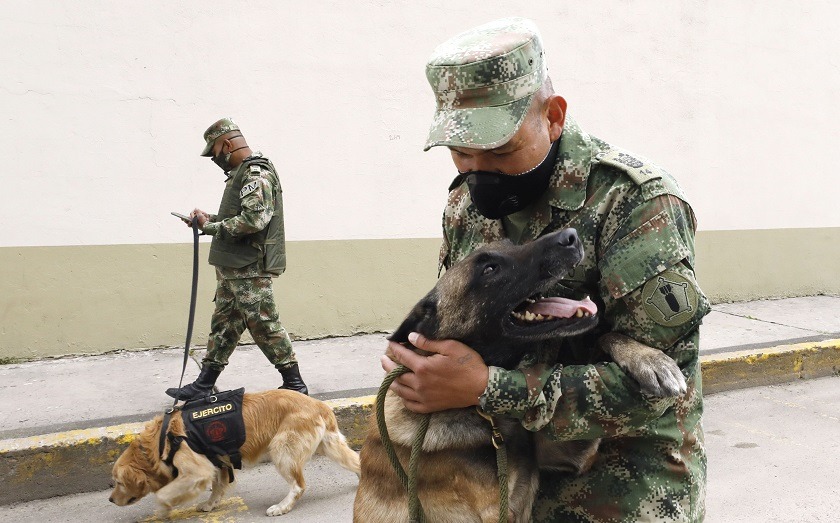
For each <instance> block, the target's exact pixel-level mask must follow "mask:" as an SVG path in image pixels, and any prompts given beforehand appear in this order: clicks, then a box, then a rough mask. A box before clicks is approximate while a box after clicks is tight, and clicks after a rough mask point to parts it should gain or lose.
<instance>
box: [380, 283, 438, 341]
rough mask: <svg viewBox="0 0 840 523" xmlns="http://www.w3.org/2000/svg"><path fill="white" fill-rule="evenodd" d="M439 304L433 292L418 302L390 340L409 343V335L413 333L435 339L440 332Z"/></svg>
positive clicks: (389, 337)
mask: <svg viewBox="0 0 840 523" xmlns="http://www.w3.org/2000/svg"><path fill="white" fill-rule="evenodd" d="M437 303H438V299H437V294H436V293H435V291H434V290H433V291H431V292H430V293H429V294H427V295H426V296H425V297H424V298H423V299H422V300H420V301H419V302H417V305H415V306H414V308H413V309H411V312H410V313H408V316H407V317H406V318H405V319H404V320H403V322H402V324H400V326H399V327H397V330H395V331H394V333H393V334H391V335H390V336H388V339H389V340H391V341H395V342H397V343H405V342H407V341H408V334H409V333H411V332H419V333H420V334H422V335H423V336H426V337H427V338H430V339H435V338H436V334H437V330H438V317H437Z"/></svg>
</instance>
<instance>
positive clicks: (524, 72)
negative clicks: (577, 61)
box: [423, 18, 548, 151]
mask: <svg viewBox="0 0 840 523" xmlns="http://www.w3.org/2000/svg"><path fill="white" fill-rule="evenodd" d="M547 76H548V69H547V67H546V64H545V53H544V52H543V45H542V40H541V39H540V34H539V30H538V29H537V26H536V24H534V22H532V21H531V20H528V19H526V18H504V19H502V20H496V21H494V22H490V23H488V24H484V25H481V26H478V27H475V28H473V29H470V30H468V31H465V32H463V33H461V34H459V35H457V36H455V37H453V38H451V39H449V40H447V41H446V42H444V43H443V44H441V45H439V46H438V47H437V48H436V49H435V50H434V52H433V53H432V56H431V57H430V58H429V61H428V63H427V64H426V78H428V80H429V84H430V85H431V86H432V90H433V91H434V93H435V98H436V100H437V111H436V112H435V117H434V121H433V122H432V127H431V129H429V138H428V140H427V141H426V146H425V148H424V149H423V150H425V151H428V150H429V149H431V148H432V147H434V146H436V145H454V146H456V147H470V148H474V149H492V148H494V147H498V146H500V145H502V144H504V143H506V142H507V141H508V140H510V139H511V137H512V136H513V135H514V134H516V131H517V130H519V127H520V125H522V121H523V120H524V119H525V115H526V114H527V113H528V108H529V106H530V104H531V99H532V98H533V95H534V93H535V92H537V91H538V90H539V88H540V87H541V86H542V84H543V82H544V81H545V79H546V77H547Z"/></svg>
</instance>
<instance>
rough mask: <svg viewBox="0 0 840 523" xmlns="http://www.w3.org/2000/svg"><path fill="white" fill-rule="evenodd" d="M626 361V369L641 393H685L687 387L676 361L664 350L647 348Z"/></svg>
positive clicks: (661, 396) (663, 395) (658, 394)
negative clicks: (637, 384)
mask: <svg viewBox="0 0 840 523" xmlns="http://www.w3.org/2000/svg"><path fill="white" fill-rule="evenodd" d="M647 349H648V350H645V351H642V354H637V357H636V358H635V359H634V360H633V361H631V362H628V363H627V365H626V367H627V368H626V369H625V370H626V371H627V373H628V374H630V375H631V376H632V377H633V378H635V379H636V381H638V382H639V386H640V387H641V389H642V393H644V394H647V395H648V396H656V397H658V398H668V397H672V396H680V395H682V394H685V391H686V390H688V387H687V385H686V383H685V376H684V375H683V373H682V371H681V370H680V367H679V366H678V365H677V363H676V362H675V361H674V360H673V359H672V358H671V357H670V356H668V355H667V354H665V353H664V352H662V351H660V350H657V349H652V348H647Z"/></svg>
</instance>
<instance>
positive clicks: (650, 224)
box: [481, 195, 709, 440]
mask: <svg viewBox="0 0 840 523" xmlns="http://www.w3.org/2000/svg"><path fill="white" fill-rule="evenodd" d="M693 235H694V218H693V215H692V214H691V209H690V208H689V207H688V205H687V204H686V203H685V202H683V201H682V200H680V199H679V198H676V197H674V196H670V195H661V196H657V197H655V198H652V199H651V200H648V201H645V202H643V203H641V204H640V205H638V206H635V207H634V208H633V210H632V211H631V212H630V213H629V215H628V216H627V217H626V218H624V219H623V220H622V225H621V227H619V228H618V230H617V232H616V234H614V237H613V238H610V239H607V240H606V241H605V243H604V244H603V245H601V246H599V251H600V252H601V253H602V255H601V256H600V257H599V268H600V272H601V278H602V279H601V282H600V292H601V294H602V298H603V301H604V303H605V310H604V311H602V314H603V321H606V322H608V324H610V325H611V326H612V330H613V331H615V332H619V333H622V334H625V335H627V336H630V337H632V338H634V339H636V340H638V341H640V342H642V343H645V344H647V345H649V346H652V347H655V348H659V349H662V350H664V351H665V352H666V353H667V354H668V355H669V356H671V357H673V358H674V360H675V361H676V362H677V364H678V365H679V366H680V368H681V369H682V371H683V373H684V374H685V375H686V376H687V381H688V382H689V384H690V386H691V382H692V381H693V380H694V378H695V374H696V372H697V370H696V369H698V368H699V367H698V356H699V354H698V351H699V346H698V342H699V335H698V326H699V323H700V320H701V319H702V317H703V316H704V315H705V314H706V313H707V312H708V310H709V305H708V301H707V300H706V298H705V296H703V294H702V292H701V291H700V289H699V287H698V286H697V283H696V280H695V278H694V271H693V268H692V264H693V250H694V245H693ZM675 401H676V398H656V397H651V396H646V395H644V394H643V393H642V392H641V391H640V388H639V385H638V383H637V382H636V381H635V380H634V379H633V378H631V377H630V376H628V375H627V374H625V373H624V371H623V370H622V369H621V368H620V367H619V366H618V365H617V364H615V363H612V362H603V363H596V364H591V365H565V366H564V365H554V366H529V365H527V364H526V365H525V366H524V367H520V368H519V369H516V370H504V369H498V368H491V372H490V379H489V382H488V386H487V389H486V390H485V392H484V394H483V395H482V397H481V406H482V408H484V409H485V411H487V412H489V413H494V414H499V415H505V416H513V417H515V418H518V419H520V420H521V421H522V424H523V426H525V427H526V428H527V429H529V430H534V431H535V430H541V429H544V430H546V431H548V434H549V435H551V436H552V437H553V438H554V439H557V440H574V439H591V438H599V437H616V436H623V435H629V434H637V433H642V432H644V431H645V430H646V426H648V425H649V424H650V423H651V422H652V421H654V420H656V419H657V418H659V417H661V416H662V415H663V414H664V413H665V412H666V411H667V409H668V408H670V407H671V406H672V405H673V404H674V402H675Z"/></svg>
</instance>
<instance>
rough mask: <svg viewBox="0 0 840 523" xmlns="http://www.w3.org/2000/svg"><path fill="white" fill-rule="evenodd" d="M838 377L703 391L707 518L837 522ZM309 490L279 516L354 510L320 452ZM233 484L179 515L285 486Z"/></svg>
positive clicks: (139, 513) (70, 507) (50, 515)
mask: <svg viewBox="0 0 840 523" xmlns="http://www.w3.org/2000/svg"><path fill="white" fill-rule="evenodd" d="M837 398H840V377H831V378H822V379H815V380H807V381H800V382H795V383H789V384H784V385H775V386H767V387H758V388H753V389H743V390H738V391H731V392H723V393H719V394H714V395H711V396H708V397H707V398H706V415H705V428H706V444H707V447H708V453H709V484H708V496H707V507H708V515H707V518H706V521H707V522H710V523H717V522H720V523H811V522H835V521H838V512H840V481H838V478H840V472H838V471H840V409H838V408H837V407H838V404H840V400H838V399H837ZM305 473H306V478H307V483H308V490H307V492H306V494H305V495H304V496H303V498H302V499H301V501H300V502H299V504H298V506H297V508H295V509H294V510H293V511H292V512H291V513H289V514H287V515H285V516H281V519H277V520H273V521H282V522H283V523H297V522H323V521H329V522H333V523H340V522H345V521H350V520H351V517H352V505H353V496H354V495H355V488H356V484H357V479H356V476H355V475H354V474H352V473H349V472H347V471H345V470H343V469H341V468H340V467H338V466H337V465H335V464H334V463H331V462H329V461H327V460H325V459H324V458H315V459H314V460H313V461H312V462H311V463H310V464H309V465H308V466H307V468H306V471H305ZM237 482H238V483H239V485H238V487H236V488H235V489H232V490H231V497H230V498H228V499H227V500H226V502H225V504H224V505H223V506H222V507H221V508H220V509H217V511H215V512H213V513H210V514H197V513H196V512H194V511H191V510H183V511H179V512H176V513H175V514H173V516H174V517H173V519H174V520H176V521H189V522H213V523H228V522H230V523H239V522H254V521H268V519H267V518H266V516H265V515H264V511H265V509H266V508H267V507H268V506H269V505H270V504H272V503H275V502H276V501H277V500H278V499H280V498H281V496H283V495H285V493H286V492H287V490H288V489H287V487H286V485H285V484H283V482H282V480H281V479H280V478H279V476H277V475H276V474H275V472H274V470H273V469H272V468H271V467H269V466H267V465H265V466H259V467H256V468H254V469H251V470H248V471H244V472H241V473H239V474H238V476H237ZM154 508H155V504H154V500H153V499H152V498H146V499H143V500H141V501H140V502H138V503H137V504H135V505H133V506H131V507H125V508H120V507H116V506H113V505H111V504H110V503H108V492H107V491H103V492H94V493H88V494H77V495H73V496H65V497H59V498H52V499H48V500H41V501H34V502H29V503H22V504H18V505H10V506H5V507H0V521H4V522H5V521H9V522H19V523H29V522H31V523H51V522H56V523H58V522H61V523H64V522H68V523H72V522H84V523H91V522H134V521H138V522H149V521H157V520H156V519H155V518H154V517H153V516H152V513H153V512H154Z"/></svg>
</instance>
